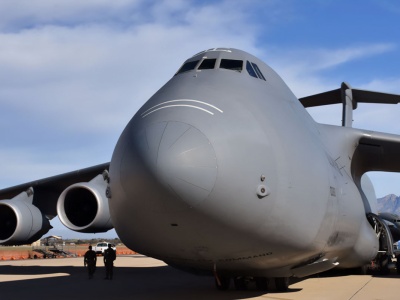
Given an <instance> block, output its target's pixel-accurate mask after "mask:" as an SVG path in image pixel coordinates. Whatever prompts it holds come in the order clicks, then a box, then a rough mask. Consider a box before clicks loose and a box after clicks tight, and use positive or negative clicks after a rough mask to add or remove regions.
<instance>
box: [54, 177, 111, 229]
mask: <svg viewBox="0 0 400 300" xmlns="http://www.w3.org/2000/svg"><path fill="white" fill-rule="evenodd" d="M107 175H108V174H107V173H103V174H100V175H98V176H96V177H95V178H93V179H92V180H91V181H89V182H81V183H75V184H73V185H71V186H69V187H68V188H66V189H65V190H64V191H63V192H62V193H61V195H60V197H59V198H58V202H57V213H58V217H59V219H60V221H61V223H63V224H64V225H65V226H66V227H68V228H69V229H71V230H74V231H78V232H87V233H96V232H105V231H108V230H110V229H111V228H113V225H112V222H111V217H110V210H109V207H108V199H107V196H106V189H107Z"/></svg>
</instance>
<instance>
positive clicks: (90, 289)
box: [0, 255, 400, 300]
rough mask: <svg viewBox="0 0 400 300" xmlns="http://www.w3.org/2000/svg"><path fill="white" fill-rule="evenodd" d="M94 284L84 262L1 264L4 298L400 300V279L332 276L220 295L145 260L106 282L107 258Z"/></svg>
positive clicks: (123, 259) (135, 259) (124, 260)
mask: <svg viewBox="0 0 400 300" xmlns="http://www.w3.org/2000/svg"><path fill="white" fill-rule="evenodd" d="M97 265H98V267H97V270H96V273H95V275H94V278H93V279H91V280H89V279H88V276H87V272H86V268H84V267H83V258H64V259H41V260H19V261H2V262H0V299H13V300H19V299H30V300H36V299H57V300H58V299H69V300H71V299H74V300H81V299H85V300H87V299H113V300H114V299H174V300H179V299H182V300H183V299H185V300H187V299H207V300H209V299H211V300H213V299H220V300H231V299H276V300H285V299H299V300H300V299H302V300H313V299H318V300H321V299H335V300H342V299H343V300H344V299H346V300H347V299H351V300H368V299H371V300H372V299H380V300H389V299H390V300H391V299H393V300H394V299H400V277H399V276H397V275H394V274H392V275H389V276H385V277H376V276H371V275H364V276H361V275H360V276H358V275H357V276H356V275H347V276H346V275H340V276H339V275H331V276H321V277H312V278H307V279H304V280H299V281H297V282H294V283H292V284H291V285H290V287H289V291H288V292H287V293H278V292H276V291H275V290H273V289H271V290H270V291H269V292H260V291H257V290H256V288H255V285H249V287H248V290H247V291H236V290H235V289H234V288H233V287H231V288H230V289H229V290H228V291H218V290H216V289H215V286H214V279H213V278H211V277H201V276H195V275H191V274H188V273H184V272H181V271H178V270H175V269H173V268H171V267H168V266H167V265H165V264H164V263H163V262H161V261H159V260H155V259H152V258H148V257H144V256H134V255H132V256H119V257H117V260H116V261H115V268H114V280H104V279H103V278H104V277H105V269H104V265H103V262H102V257H98V263H97Z"/></svg>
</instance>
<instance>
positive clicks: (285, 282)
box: [275, 277, 289, 292]
mask: <svg viewBox="0 0 400 300" xmlns="http://www.w3.org/2000/svg"><path fill="white" fill-rule="evenodd" d="M275 286H276V289H277V290H278V291H279V292H286V291H287V290H288V288H289V277H276V278H275Z"/></svg>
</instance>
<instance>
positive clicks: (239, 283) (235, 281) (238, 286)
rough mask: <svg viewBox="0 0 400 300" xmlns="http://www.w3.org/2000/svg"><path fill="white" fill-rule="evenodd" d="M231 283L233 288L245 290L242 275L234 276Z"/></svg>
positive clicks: (244, 280) (244, 281)
mask: <svg viewBox="0 0 400 300" xmlns="http://www.w3.org/2000/svg"><path fill="white" fill-rule="evenodd" d="M233 284H234V285H235V289H236V290H238V291H245V290H247V282H246V279H245V278H244V277H235V278H234V279H233Z"/></svg>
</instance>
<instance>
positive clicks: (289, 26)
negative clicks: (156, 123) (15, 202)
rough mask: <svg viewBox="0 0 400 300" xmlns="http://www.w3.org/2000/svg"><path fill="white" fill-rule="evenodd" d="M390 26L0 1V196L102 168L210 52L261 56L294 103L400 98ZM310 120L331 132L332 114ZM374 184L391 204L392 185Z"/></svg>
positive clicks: (382, 2)
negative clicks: (168, 85) (136, 118)
mask: <svg viewBox="0 0 400 300" xmlns="http://www.w3.org/2000/svg"><path fill="white" fill-rule="evenodd" d="M399 20H400V4H398V3H396V1H389V0H363V1H359V0H355V1H344V0H335V1H333V0H332V1H331V0H325V1H322V0H321V1H317V0H314V1H313V0H304V1H294V0H258V1H257V0H250V1H239V0H236V1H235V0H229V1H211V0H210V1H187V0H165V1H162V0H161V1H148V0H146V1H145V0H115V1H108V0H87V1H80V0H58V1H53V0H35V1H29V0H3V1H1V2H0V134H1V137H2V142H1V144H0V166H1V168H2V172H0V188H3V187H8V186H12V185H16V184H19V183H23V182H26V181H31V180H35V179H39V178H43V177H48V176H52V175H56V174H60V173H64V172H68V171H72V170H76V169H80V168H84V167H88V166H91V165H95V164H99V163H103V162H107V161H109V160H110V158H111V154H112V151H113V148H114V146H115V143H116V141H117V139H118V137H119V134H120V133H121V131H122V130H123V128H124V126H125V124H126V123H127V122H128V121H129V119H130V118H131V117H132V116H133V115H134V113H135V112H136V111H137V110H138V109H139V108H140V106H141V105H142V104H143V103H144V102H145V101H146V100H147V99H148V98H149V97H150V96H151V95H152V94H153V93H154V92H155V91H156V90H157V89H158V88H160V87H161V86H162V85H163V84H164V83H165V82H166V81H167V80H168V79H169V78H170V77H171V76H172V75H173V74H174V72H175V71H176V70H177V69H178V68H179V66H180V65H181V63H182V62H183V61H184V60H185V59H187V58H188V57H190V56H191V55H193V54H195V53H197V52H199V51H201V50H204V49H208V48H214V47H233V48H238V49H242V50H245V51H247V52H250V53H252V54H254V55H256V56H258V57H259V58H261V59H262V60H263V61H265V62H266V63H267V64H269V65H270V66H271V67H272V68H274V69H275V70H276V71H277V72H278V73H279V74H280V75H281V76H282V77H283V79H284V80H285V81H286V82H287V84H288V86H289V87H290V88H291V89H292V90H293V92H294V93H295V94H296V95H297V96H298V97H301V96H306V95H310V94H313V93H319V92H323V91H326V90H330V89H335V88H338V87H339V86H340V84H341V82H342V81H346V82H349V83H350V84H351V85H352V86H354V87H357V88H365V89H370V90H378V91H382V92H391V93H396V94H400V71H399V70H400V48H399V46H400V45H399V41H400V33H399V28H400V24H399V23H400V21H399ZM310 113H311V114H312V116H313V117H314V118H315V119H316V120H317V121H319V122H323V123H329V124H339V123H340V119H341V113H340V108H337V107H336V108H335V107H324V108H318V109H312V110H310ZM399 113H400V106H399V105H397V106H394V105H360V106H359V108H358V109H357V110H356V111H355V114H354V127H357V128H364V129H371V130H376V131H383V132H390V133H395V134H400V121H399V118H398V116H399ZM371 179H372V181H373V182H374V184H375V188H376V193H377V196H378V197H381V196H384V195H386V194H389V193H394V194H396V195H400V176H399V175H397V174H379V173H374V174H371ZM53 223H54V226H55V229H54V230H52V231H51V233H53V234H61V235H63V236H65V237H73V236H79V237H99V236H106V235H104V234H98V235H95V236H93V235H78V234H76V233H72V234H71V233H70V232H68V231H64V230H63V228H62V225H60V224H59V222H58V221H57V220H55V222H53ZM108 235H109V236H115V232H114V231H112V232H111V233H108Z"/></svg>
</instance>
